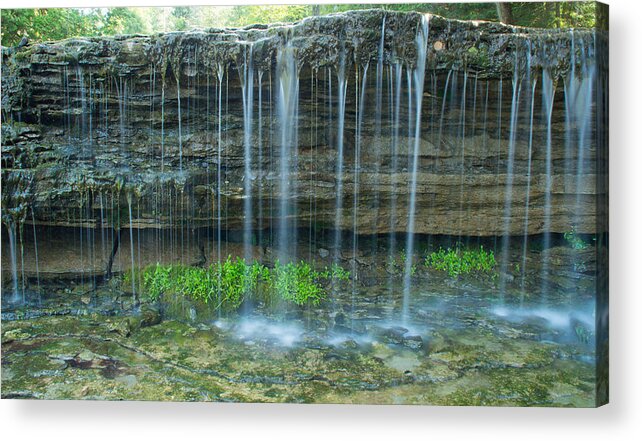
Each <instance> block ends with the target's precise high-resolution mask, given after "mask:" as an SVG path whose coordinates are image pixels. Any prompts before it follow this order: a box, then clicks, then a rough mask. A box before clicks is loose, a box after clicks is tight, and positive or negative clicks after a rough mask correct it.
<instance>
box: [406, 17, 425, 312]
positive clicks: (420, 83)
mask: <svg viewBox="0 0 642 441" xmlns="http://www.w3.org/2000/svg"><path fill="white" fill-rule="evenodd" d="M428 26H429V23H428V17H427V16H425V15H424V16H422V20H421V29H420V32H419V33H418V35H417V37H416V44H417V61H416V63H417V65H416V66H415V69H414V71H413V80H414V86H415V87H414V92H415V101H416V103H415V139H414V149H413V158H412V175H411V176H412V179H411V184H410V201H409V208H408V234H407V236H406V262H405V269H404V289H403V304H402V311H401V318H402V321H403V322H404V323H407V322H408V319H409V317H408V309H409V307H410V278H411V276H412V268H413V257H414V247H415V221H416V219H415V215H416V209H417V169H418V167H419V148H420V145H421V105H422V101H423V95H424V78H425V74H426V46H427V44H428Z"/></svg>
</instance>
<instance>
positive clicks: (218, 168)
mask: <svg viewBox="0 0 642 441" xmlns="http://www.w3.org/2000/svg"><path fill="white" fill-rule="evenodd" d="M216 73H217V75H218V109H217V110H218V143H217V144H218V145H217V149H216V151H217V158H216V261H217V262H218V263H221V262H222V256H221V238H222V236H221V184H222V181H221V150H222V135H221V134H222V108H223V65H222V64H220V63H219V65H218V68H217V70H216ZM220 298H221V279H220V271H219V280H218V298H217V300H218V301H219V303H220Z"/></svg>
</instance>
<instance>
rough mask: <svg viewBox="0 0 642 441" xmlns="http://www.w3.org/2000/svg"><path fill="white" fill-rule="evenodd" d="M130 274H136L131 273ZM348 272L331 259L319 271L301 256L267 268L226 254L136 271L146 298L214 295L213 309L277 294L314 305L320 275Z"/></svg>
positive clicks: (341, 277)
mask: <svg viewBox="0 0 642 441" xmlns="http://www.w3.org/2000/svg"><path fill="white" fill-rule="evenodd" d="M130 273H131V271H130V272H128V273H126V274H125V277H124V279H123V281H124V283H127V284H130V283H131V280H132V279H131V277H132V274H130ZM133 276H134V277H138V275H137V273H134V274H133ZM349 278H350V272H348V271H346V270H345V269H343V268H342V267H340V266H339V265H337V264H333V265H332V266H331V267H330V268H327V267H326V268H325V269H324V270H323V271H320V272H319V271H316V270H314V269H313V268H312V267H311V266H310V265H309V264H307V263H305V262H299V263H288V264H285V265H283V264H281V263H280V262H278V261H277V262H276V263H275V266H274V268H273V269H271V270H270V269H269V268H267V267H266V266H264V265H262V264H261V263H259V262H256V261H255V262H253V263H251V264H248V263H247V262H245V260H244V259H241V258H236V259H232V258H231V257H229V256H228V258H227V259H226V260H224V261H222V262H217V263H215V264H212V265H210V266H209V267H208V268H197V267H187V266H181V265H160V264H156V265H154V266H150V267H147V268H145V269H144V270H143V273H142V286H141V292H143V293H145V294H146V295H147V297H148V298H149V299H150V300H151V301H156V300H159V299H160V298H161V297H162V296H163V295H165V294H168V295H180V296H183V297H187V298H190V299H192V300H195V301H198V302H201V303H202V304H210V303H211V302H212V301H215V303H214V308H215V309H219V308H223V309H228V310H234V309H237V308H238V307H239V306H241V304H242V303H243V302H244V301H246V300H248V299H250V298H252V297H258V298H261V299H262V300H263V301H264V302H266V303H268V304H269V303H272V302H274V301H275V299H277V298H280V299H283V300H286V301H288V302H292V303H294V304H296V305H299V306H301V305H304V304H306V303H312V304H314V305H316V304H318V303H319V302H320V301H322V300H323V299H324V298H325V297H326V290H325V289H324V286H323V282H324V281H327V280H331V281H345V280H349ZM126 286H127V285H126Z"/></svg>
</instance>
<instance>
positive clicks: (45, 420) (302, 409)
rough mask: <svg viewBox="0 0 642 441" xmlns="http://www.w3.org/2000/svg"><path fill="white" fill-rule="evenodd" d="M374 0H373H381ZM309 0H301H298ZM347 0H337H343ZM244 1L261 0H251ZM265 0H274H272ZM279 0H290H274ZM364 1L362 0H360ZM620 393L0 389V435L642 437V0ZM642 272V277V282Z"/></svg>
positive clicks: (622, 14) (620, 258) (614, 144)
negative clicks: (205, 398) (181, 396)
mask: <svg viewBox="0 0 642 441" xmlns="http://www.w3.org/2000/svg"><path fill="white" fill-rule="evenodd" d="M235 1H236V2H237V3H238V2H239V0H228V1H227V2H225V0H223V1H221V0H219V1H218V2H217V1H215V0H210V1H203V0H201V1H198V0H193V1H189V0H173V1H172V0H169V1H168V0H164V1H163V0H148V1H145V0H124V1H123V0H121V1H116V0H103V1H102V2H100V3H99V4H97V5H94V4H90V3H89V2H88V1H86V0H85V1H82V0H81V1H78V0H66V1H50V2H45V1H44V0H20V1H19V2H18V1H16V2H14V1H11V2H8V1H7V2H4V1H3V2H2V5H3V6H4V7H36V6H38V7H42V6H159V5H165V6H172V5H177V4H183V5H190V4H226V3H227V4H229V3H234V2H235ZM374 1H376V0H371V2H374ZM291 2H292V3H303V1H298V2H297V1H291ZM335 2H336V3H338V1H335ZM242 3H243V4H249V3H260V1H256V0H255V1H254V2H252V1H247V2H242ZM264 3H269V1H265V2H264ZM272 3H287V1H283V0H280V1H278V0H273V1H272ZM352 3H355V1H352ZM607 3H609V4H610V5H611V8H610V9H611V10H610V16H611V23H610V29H611V34H610V45H611V46H610V47H611V52H610V55H611V63H610V75H611V90H610V99H611V109H610V116H611V120H610V135H611V138H610V142H611V144H610V146H611V147H610V157H611V163H610V165H611V168H610V192H611V193H610V202H611V204H610V210H611V211H610V232H611V236H610V238H611V260H610V280H611V288H610V293H611V300H610V302H611V310H610V317H611V334H610V336H611V357H610V360H611V404H609V405H607V406H606V407H602V408H600V409H520V408H509V409H500V408H439V407H427V406H424V407H415V406H331V405H273V404H270V405H265V404H212V403H194V404H192V403H155V402H152V403H143V402H78V401H75V402H74V401H71V402H70V401H21V400H2V401H0V436H1V437H3V438H4V439H43V440H45V439H46V440H57V439H62V440H66V441H69V440H74V439H81V440H92V441H94V440H103V439H105V440H106V439H109V440H110V441H114V440H119V441H120V440H128V439H130V438H136V439H139V440H145V441H146V440H161V439H174V440H187V439H212V440H213V439H230V438H232V439H234V440H235V441H237V440H244V439H251V438H254V439H272V438H276V437H279V439H280V440H289V439H297V440H300V441H304V440H305V441H307V440H316V439H323V440H333V439H344V438H350V439H352V440H355V441H356V440H362V439H368V440H375V439H392V440H395V441H401V440H403V441H406V440H415V439H416V440H431V439H436V440H459V439H467V440H493V441H500V440H511V441H514V440H519V441H529V440H557V439H563V440H582V441H584V440H594V439H595V440H597V439H600V440H604V441H606V440H609V441H610V440H620V439H626V440H641V439H642V421H641V420H642V405H641V401H642V387H641V386H642V384H641V383H642V382H641V380H640V379H641V378H642V363H641V359H640V358H641V357H640V355H641V351H640V349H641V348H642V290H640V289H638V286H639V281H638V279H637V277H638V276H641V275H642V259H641V258H640V256H642V243H641V241H640V237H641V236H642V234H641V231H640V228H641V225H642V212H641V211H640V200H641V195H640V189H641V186H640V181H641V177H642V157H641V153H640V152H641V151H642V145H641V144H642V141H641V136H640V135H642V115H641V114H640V111H639V109H640V106H642V96H640V85H641V84H642V79H640V78H639V77H640V76H642V68H641V65H640V60H641V59H642V38H640V36H641V33H642V21H640V18H641V17H640V15H641V8H640V4H641V3H642V2H639V0H611V1H608V2H607ZM636 281H638V282H636Z"/></svg>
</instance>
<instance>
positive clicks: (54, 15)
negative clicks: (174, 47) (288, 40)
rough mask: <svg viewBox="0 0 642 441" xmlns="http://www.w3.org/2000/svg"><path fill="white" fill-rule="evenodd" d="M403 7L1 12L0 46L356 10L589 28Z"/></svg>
mask: <svg viewBox="0 0 642 441" xmlns="http://www.w3.org/2000/svg"><path fill="white" fill-rule="evenodd" d="M504 6H509V8H508V9H506V8H503V9H502V8H500V5H499V3H406V4H340V5H327V4H326V5H271V6H267V5H249V6H231V7H230V6H227V7H208V6H179V7H162V8H151V7H146V8H122V7H119V8H80V9H79V8H63V9H60V8H58V9H56V8H36V9H3V10H2V11H1V18H2V45H3V46H14V45H16V44H18V43H19V42H20V40H21V39H22V37H23V36H26V37H27V38H28V39H29V40H30V41H46V40H59V39H63V38H69V37H78V36H98V35H115V34H133V33H158V32H168V31H181V30H189V29H193V28H198V27H202V28H209V27H224V26H236V27H239V26H247V25H250V24H267V23H275V22H292V21H298V20H301V19H303V18H305V17H309V16H312V15H324V14H331V13H336V12H343V11H348V10H356V9H384V10H390V11H418V12H429V13H433V14H437V15H442V16H444V17H447V18H456V19H462V20H491V21H493V20H494V21H497V20H499V12H500V11H501V10H506V11H508V10H509V11H510V15H511V16H512V18H511V21H512V24H516V25H520V26H532V27H543V28H559V27H593V26H595V24H596V3H594V2H538V3H532V2H513V3H509V4H504Z"/></svg>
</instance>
